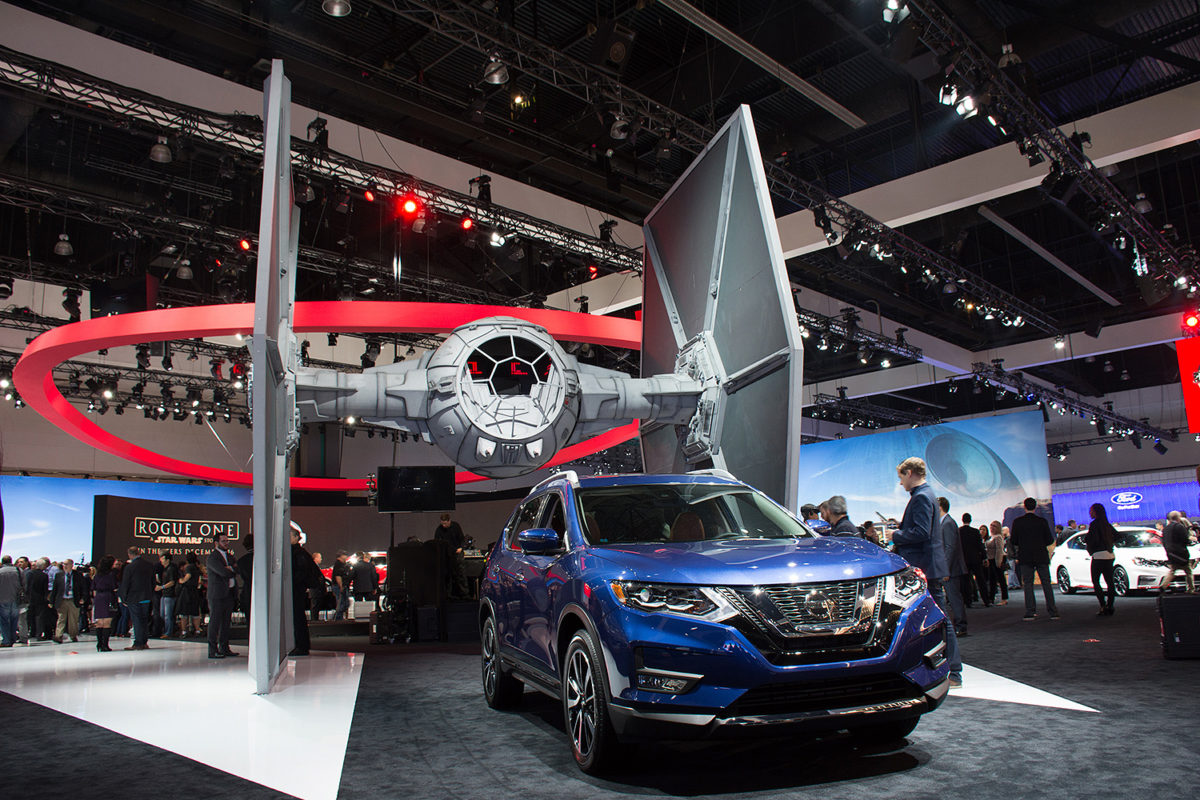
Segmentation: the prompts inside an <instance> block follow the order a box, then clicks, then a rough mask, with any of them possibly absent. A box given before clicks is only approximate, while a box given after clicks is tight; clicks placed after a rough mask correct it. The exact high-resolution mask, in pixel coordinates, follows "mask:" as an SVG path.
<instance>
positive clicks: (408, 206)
mask: <svg viewBox="0 0 1200 800" xmlns="http://www.w3.org/2000/svg"><path fill="white" fill-rule="evenodd" d="M420 210H421V201H420V200H418V199H417V198H415V197H413V196H411V195H409V196H408V197H404V198H402V199H401V200H400V213H401V214H404V215H405V216H406V217H413V216H416V214H417V212H418V211H420Z"/></svg>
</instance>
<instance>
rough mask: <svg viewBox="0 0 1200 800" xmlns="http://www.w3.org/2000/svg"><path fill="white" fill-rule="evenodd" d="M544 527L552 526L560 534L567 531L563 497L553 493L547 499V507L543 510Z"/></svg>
mask: <svg viewBox="0 0 1200 800" xmlns="http://www.w3.org/2000/svg"><path fill="white" fill-rule="evenodd" d="M542 520H543V522H542V527H543V528H550V529H552V530H553V531H554V532H555V533H557V534H558V535H559V536H565V535H566V533H567V518H566V515H565V514H564V513H563V503H562V498H561V497H559V496H558V495H557V494H551V495H549V496H548V498H547V500H546V508H545V510H544V511H542Z"/></svg>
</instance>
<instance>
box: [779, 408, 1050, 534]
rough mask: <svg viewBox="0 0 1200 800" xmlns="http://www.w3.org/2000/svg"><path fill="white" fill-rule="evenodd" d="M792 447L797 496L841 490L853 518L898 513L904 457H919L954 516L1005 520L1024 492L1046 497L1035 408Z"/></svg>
mask: <svg viewBox="0 0 1200 800" xmlns="http://www.w3.org/2000/svg"><path fill="white" fill-rule="evenodd" d="M800 453H801V458H800V501H801V502H802V503H820V502H822V501H824V500H827V499H828V498H829V497H831V496H832V495H835V494H840V495H844V496H845V498H846V502H847V505H848V507H849V516H850V519H851V520H852V521H853V522H855V523H856V524H861V523H862V522H864V521H865V520H867V519H873V520H875V521H876V522H878V520H879V517H878V516H877V514H878V515H882V516H885V517H894V518H896V519H899V518H900V517H901V516H902V515H903V513H904V506H905V505H906V504H907V503H908V499H909V495H908V492H906V491H904V489H903V488H901V486H900V483H899V480H898V479H897V476H896V467H897V465H899V464H900V462H901V461H903V460H904V459H906V458H909V457H910V456H917V457H919V458H923V459H924V460H925V464H926V467H927V470H928V474H927V480H928V481H929V484H930V485H931V486H932V487H933V490H934V492H936V493H937V494H938V495H939V496H943V497H946V498H947V499H948V500H949V501H950V513H951V514H953V515H954V517H955V518H956V519H961V515H962V513H963V512H964V511H967V512H970V514H971V516H972V517H973V523H974V524H975V525H981V524H987V523H988V522H990V521H991V520H993V519H998V520H1001V521H1003V522H1004V524H1005V525H1008V524H1009V523H1010V522H1011V520H1012V519H1014V518H1015V517H1017V516H1019V515H1020V514H1022V513H1024V509H1023V508H1022V507H1021V502H1022V501H1023V500H1024V499H1025V498H1026V497H1034V498H1037V499H1038V502H1039V504H1041V505H1042V506H1048V505H1049V504H1050V466H1049V464H1048V463H1047V461H1046V429H1045V425H1044V423H1043V422H1042V415H1041V412H1040V411H1037V410H1031V411H1019V412H1015V413H1012V414H1005V415H1002V416H997V417H981V418H979V419H971V420H962V421H957V422H946V423H942V424H941V425H930V426H928V427H924V428H914V429H912V430H904V431H889V432H887V433H875V434H871V435H868V436H858V437H855V438H853V439H843V440H836V441H828V442H819V443H817V444H806V445H804V446H803V447H802V448H801V450H800Z"/></svg>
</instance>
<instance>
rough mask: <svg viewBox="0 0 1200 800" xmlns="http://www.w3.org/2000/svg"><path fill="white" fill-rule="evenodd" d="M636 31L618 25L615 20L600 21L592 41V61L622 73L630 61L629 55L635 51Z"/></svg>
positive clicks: (599, 65) (590, 56)
mask: <svg viewBox="0 0 1200 800" xmlns="http://www.w3.org/2000/svg"><path fill="white" fill-rule="evenodd" d="M634 35H635V34H634V32H633V31H631V30H629V29H628V28H625V27H622V26H620V25H618V24H617V23H616V22H614V21H613V20H606V21H604V22H602V23H600V27H599V28H598V29H597V30H596V38H595V41H593V42H592V52H591V54H590V55H589V57H588V58H589V60H590V61H591V63H593V64H595V65H596V66H598V67H604V68H606V69H609V70H612V71H613V72H616V73H618V74H620V73H621V72H622V71H623V70H624V69H625V65H626V64H628V63H629V55H630V53H631V52H632V51H633V38H634Z"/></svg>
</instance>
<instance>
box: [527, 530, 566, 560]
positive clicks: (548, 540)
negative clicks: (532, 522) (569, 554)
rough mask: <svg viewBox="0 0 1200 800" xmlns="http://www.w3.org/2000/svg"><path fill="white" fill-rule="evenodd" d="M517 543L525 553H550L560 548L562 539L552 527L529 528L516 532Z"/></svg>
mask: <svg viewBox="0 0 1200 800" xmlns="http://www.w3.org/2000/svg"><path fill="white" fill-rule="evenodd" d="M517 544H519V545H520V546H521V550H522V551H523V552H526V553H538V554H540V553H552V552H555V551H558V550H562V539H560V538H559V536H558V532H557V531H555V530H554V529H553V528H530V529H528V530H524V531H521V532H520V533H518V534H517Z"/></svg>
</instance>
